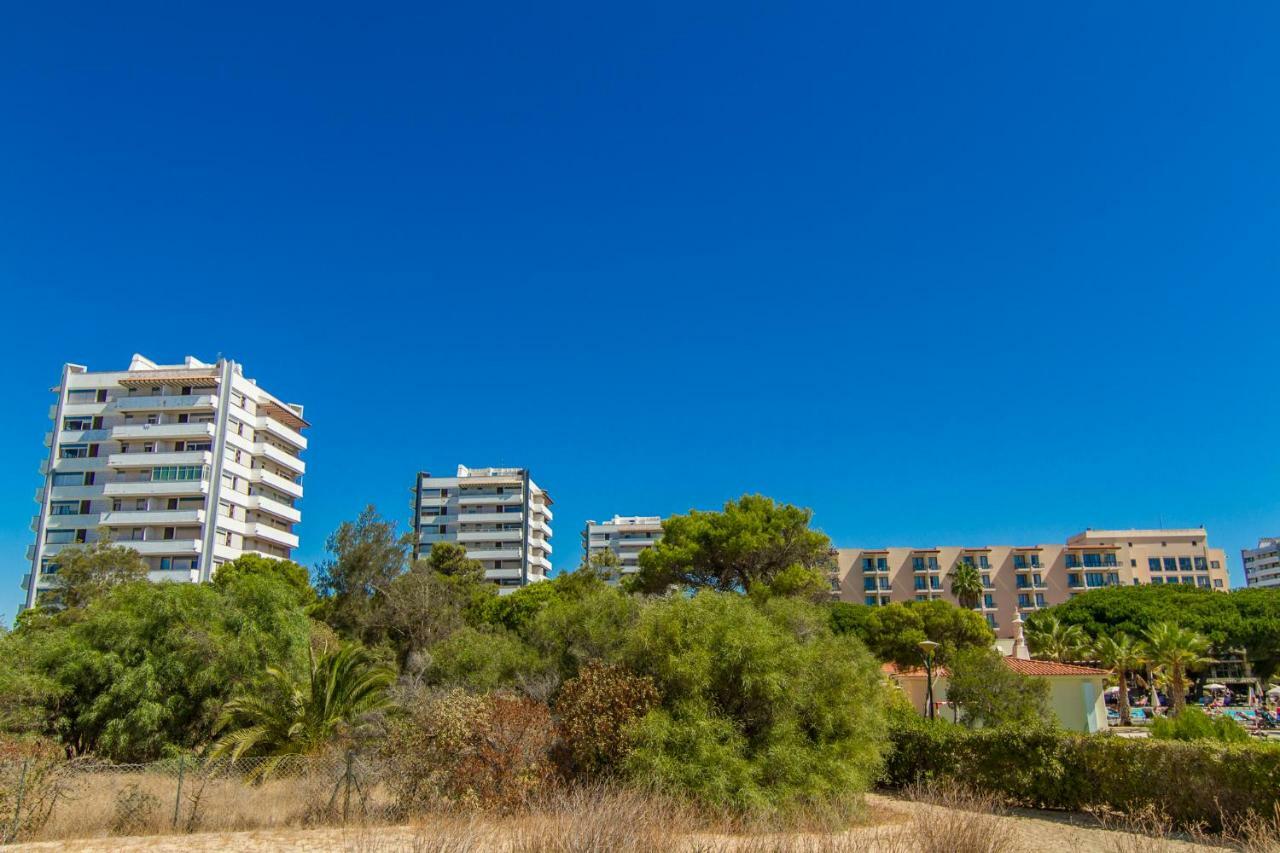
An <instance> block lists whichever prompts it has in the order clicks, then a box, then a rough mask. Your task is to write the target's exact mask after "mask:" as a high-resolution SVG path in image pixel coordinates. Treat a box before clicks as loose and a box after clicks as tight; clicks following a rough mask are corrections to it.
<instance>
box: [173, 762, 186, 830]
mask: <svg viewBox="0 0 1280 853" xmlns="http://www.w3.org/2000/svg"><path fill="white" fill-rule="evenodd" d="M186 761H187V757H186V756H185V755H179V756H178V793H177V794H175V795H174V797H173V828H174V829H177V828H178V813H179V812H180V811H181V809H182V773H183V771H184V770H185V769H186Z"/></svg>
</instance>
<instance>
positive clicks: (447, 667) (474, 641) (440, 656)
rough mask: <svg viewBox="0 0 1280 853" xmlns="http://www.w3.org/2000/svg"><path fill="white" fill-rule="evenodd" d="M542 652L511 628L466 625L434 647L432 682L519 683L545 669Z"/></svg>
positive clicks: (491, 686) (480, 686) (476, 686)
mask: <svg viewBox="0 0 1280 853" xmlns="http://www.w3.org/2000/svg"><path fill="white" fill-rule="evenodd" d="M545 668H546V667H545V665H544V664H543V661H542V659H541V657H539V655H538V653H537V652H536V651H535V650H534V649H533V648H531V647H530V646H529V645H527V644H526V643H524V642H522V641H521V640H520V638H519V637H517V636H516V635H515V634H513V633H511V632H510V631H505V630H501V629H495V630H478V629H475V628H463V629H461V630H459V631H457V632H456V633H454V634H453V635H452V636H450V637H449V638H448V639H447V640H444V641H443V642H441V643H438V644H437V645H435V646H434V647H432V649H431V651H430V653H429V663H428V665H427V668H426V672H425V676H426V680H427V682H428V683H429V684H435V685H440V686H443V687H465V688H467V689H469V690H476V691H488V690H498V689H500V688H504V687H510V686H514V685H517V684H518V683H519V682H520V680H521V679H522V678H528V677H530V676H532V675H533V674H535V673H538V672H541V671H543V670H544V669H545Z"/></svg>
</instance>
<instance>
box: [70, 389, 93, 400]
mask: <svg viewBox="0 0 1280 853" xmlns="http://www.w3.org/2000/svg"><path fill="white" fill-rule="evenodd" d="M97 397H98V390H97V389H96V388H72V389H71V390H70V391H68V392H67V402H69V403H93V402H96V401H97Z"/></svg>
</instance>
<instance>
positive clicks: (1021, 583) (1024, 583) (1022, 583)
mask: <svg viewBox="0 0 1280 853" xmlns="http://www.w3.org/2000/svg"><path fill="white" fill-rule="evenodd" d="M1017 585H1018V589H1026V588H1027V587H1029V586H1030V585H1031V582H1030V581H1028V580H1027V576H1026V575H1018V581H1017Z"/></svg>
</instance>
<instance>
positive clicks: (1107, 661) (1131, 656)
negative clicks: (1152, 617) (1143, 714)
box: [1093, 633, 1146, 726]
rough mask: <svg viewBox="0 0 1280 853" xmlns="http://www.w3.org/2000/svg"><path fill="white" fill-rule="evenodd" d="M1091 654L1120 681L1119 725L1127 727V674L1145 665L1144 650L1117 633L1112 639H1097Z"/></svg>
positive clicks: (1140, 645) (1131, 639) (1138, 644)
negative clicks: (1112, 671) (1113, 672)
mask: <svg viewBox="0 0 1280 853" xmlns="http://www.w3.org/2000/svg"><path fill="white" fill-rule="evenodd" d="M1093 653H1094V655H1095V656H1097V658H1098V660H1100V661H1101V662H1102V665H1103V666H1105V667H1108V668H1110V669H1113V670H1115V673H1116V678H1118V679H1119V680H1120V725H1122V726H1127V725H1129V724H1130V722H1131V721H1130V719H1129V673H1130V672H1131V671H1133V670H1135V669H1138V668H1140V667H1141V666H1142V665H1143V664H1145V663H1146V649H1144V648H1143V646H1142V644H1141V643H1137V642H1134V640H1133V638H1132V637H1130V636H1129V635H1128V634H1125V633H1119V634H1116V635H1115V636H1114V637H1099V638H1098V640H1097V642H1095V643H1094V644H1093Z"/></svg>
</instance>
